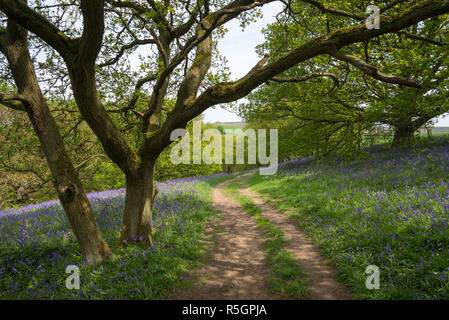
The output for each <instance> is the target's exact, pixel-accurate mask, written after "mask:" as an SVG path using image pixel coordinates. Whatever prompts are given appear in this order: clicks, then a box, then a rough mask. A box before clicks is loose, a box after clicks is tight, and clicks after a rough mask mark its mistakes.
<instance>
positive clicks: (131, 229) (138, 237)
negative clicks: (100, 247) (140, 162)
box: [120, 163, 157, 246]
mask: <svg viewBox="0 0 449 320" xmlns="http://www.w3.org/2000/svg"><path fill="white" fill-rule="evenodd" d="M156 193H157V188H156V185H155V182H154V163H149V164H147V165H146V166H145V167H143V168H141V169H140V170H139V174H138V175H137V176H127V177H126V201H125V213H124V216H123V226H122V234H121V236H120V243H121V244H122V245H123V246H126V245H128V244H130V243H145V244H147V245H150V246H151V245H153V238H152V232H153V212H152V207H153V202H154V198H155V196H156Z"/></svg>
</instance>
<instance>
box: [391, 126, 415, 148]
mask: <svg viewBox="0 0 449 320" xmlns="http://www.w3.org/2000/svg"><path fill="white" fill-rule="evenodd" d="M414 142H415V130H414V128H413V127H412V126H398V127H395V128H394V138H393V143H392V146H393V147H400V146H408V145H411V144H413V143H414Z"/></svg>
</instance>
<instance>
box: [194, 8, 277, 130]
mask: <svg viewBox="0 0 449 320" xmlns="http://www.w3.org/2000/svg"><path fill="white" fill-rule="evenodd" d="M281 10H282V3H278V2H275V3H269V4H267V5H265V6H263V7H262V9H261V11H262V14H263V17H262V18H260V19H258V20H257V21H256V22H253V23H251V24H250V25H248V26H247V27H246V28H245V29H244V31H242V28H241V27H240V23H239V21H238V20H236V19H235V20H231V21H230V22H228V23H226V25H225V27H226V29H228V33H227V34H226V35H225V37H224V38H223V39H221V40H219V42H218V50H219V52H220V54H221V55H222V56H225V57H226V59H227V60H228V67H229V71H230V72H231V80H237V79H238V78H241V77H243V76H244V75H245V74H247V73H248V71H250V70H251V69H252V68H253V67H254V66H255V65H256V63H257V62H258V61H259V60H260V58H259V57H258V56H257V54H256V52H255V47H256V46H257V45H258V44H261V43H263V41H264V36H263V34H262V29H263V28H264V27H265V26H266V25H267V24H270V23H272V22H274V21H275V20H276V19H275V15H276V14H278V13H279V12H280V11H281ZM245 101H246V100H245V99H241V100H239V101H237V103H242V102H245ZM203 115H204V121H205V122H232V121H241V120H242V119H241V118H240V117H239V116H238V115H236V114H235V113H231V112H228V111H226V110H224V109H223V108H221V107H215V109H208V110H207V111H205V112H204V113H203Z"/></svg>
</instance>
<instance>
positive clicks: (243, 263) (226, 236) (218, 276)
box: [170, 181, 280, 300]
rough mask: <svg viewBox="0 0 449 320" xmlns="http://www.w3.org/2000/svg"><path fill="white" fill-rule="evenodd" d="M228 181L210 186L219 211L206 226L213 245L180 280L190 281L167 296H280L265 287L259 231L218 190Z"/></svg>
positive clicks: (245, 297)
mask: <svg viewBox="0 0 449 320" xmlns="http://www.w3.org/2000/svg"><path fill="white" fill-rule="evenodd" d="M229 182H230V181H227V182H224V183H222V184H220V185H219V186H218V187H217V188H215V189H214V195H213V196H214V207H215V209H217V210H219V211H221V213H222V214H221V215H220V216H219V217H217V219H215V220H214V221H213V223H212V225H209V226H208V229H207V233H208V234H209V235H210V236H211V237H212V239H211V240H212V241H213V242H214V243H216V247H215V248H213V250H212V252H211V253H210V256H209V260H208V261H207V262H206V263H205V264H204V265H203V266H202V267H200V268H199V270H197V271H196V272H195V275H188V276H187V277H186V278H185V279H184V280H186V281H187V282H192V281H193V282H194V283H193V284H192V285H191V286H190V287H188V288H181V289H177V290H176V291H175V294H174V295H173V296H172V297H171V298H170V299H174V300H178V299H188V300H191V299H192V300H193V299H198V300H205V299H207V300H230V299H235V300H241V299H248V300H273V299H280V297H278V296H276V295H274V294H272V293H270V291H269V289H268V285H267V279H268V276H269V274H270V270H269V269H268V267H267V266H266V264H265V251H264V249H263V245H264V238H263V236H262V234H261V231H260V230H259V228H258V227H257V225H256V222H255V221H254V219H253V218H252V217H251V216H249V215H247V214H246V213H245V212H244V211H243V210H242V208H241V206H240V204H239V203H238V202H237V201H235V200H233V199H232V198H231V197H230V196H228V195H225V194H223V193H222V191H221V190H222V189H223V188H225V187H226V185H227V184H228V183H229Z"/></svg>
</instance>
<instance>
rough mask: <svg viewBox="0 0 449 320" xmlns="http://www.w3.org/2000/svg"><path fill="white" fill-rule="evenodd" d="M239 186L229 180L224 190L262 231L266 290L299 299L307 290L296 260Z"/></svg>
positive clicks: (274, 227)
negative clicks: (267, 276) (267, 283)
mask: <svg viewBox="0 0 449 320" xmlns="http://www.w3.org/2000/svg"><path fill="white" fill-rule="evenodd" d="M239 188H241V184H240V183H238V182H231V183H229V184H228V186H227V190H225V192H226V193H228V194H230V195H232V196H233V197H234V198H235V199H236V200H237V201H239V203H240V204H241V205H242V207H243V209H244V210H245V212H246V213H248V214H249V215H251V216H252V217H253V218H254V219H255V220H256V223H257V226H258V227H259V228H261V229H262V230H263V235H264V237H265V239H266V245H265V247H264V249H265V253H266V259H267V264H268V266H269V267H270V269H271V274H270V278H269V285H270V289H271V290H272V292H274V293H279V294H281V296H282V297H283V298H284V299H303V298H304V294H305V292H306V290H307V284H306V281H305V275H304V273H303V272H302V271H301V269H300V268H299V265H298V259H296V258H295V257H294V255H293V253H292V252H290V251H288V250H287V249H286V240H285V237H284V233H283V232H282V230H280V229H279V228H278V227H276V226H275V225H273V224H271V223H270V221H269V220H268V219H266V218H264V217H263V216H262V215H261V214H260V213H261V209H260V208H259V207H258V206H257V205H255V204H254V203H253V202H252V201H251V198H250V197H247V196H242V195H240V193H239V191H238V189H239Z"/></svg>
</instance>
